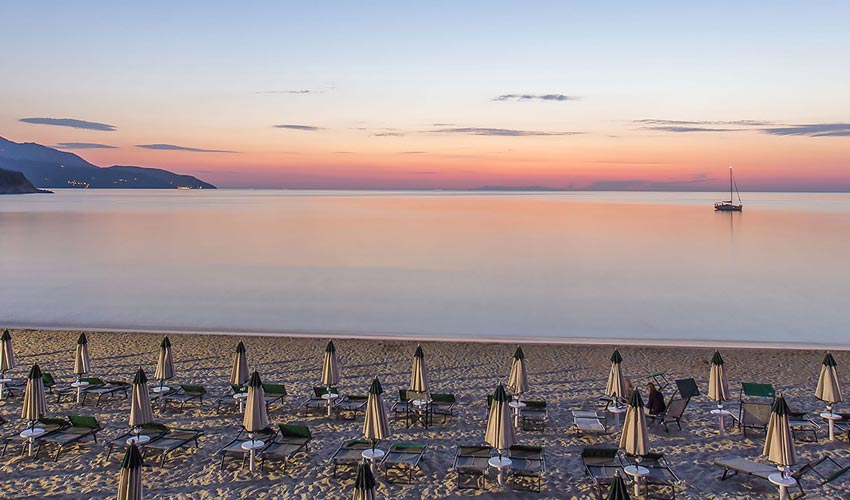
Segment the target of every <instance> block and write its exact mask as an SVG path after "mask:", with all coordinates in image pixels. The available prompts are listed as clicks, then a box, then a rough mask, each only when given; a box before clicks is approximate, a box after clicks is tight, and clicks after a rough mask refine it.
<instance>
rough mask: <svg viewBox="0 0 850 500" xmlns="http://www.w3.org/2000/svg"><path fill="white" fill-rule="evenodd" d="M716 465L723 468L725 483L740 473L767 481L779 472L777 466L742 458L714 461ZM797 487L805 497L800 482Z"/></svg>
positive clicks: (722, 479)
mask: <svg viewBox="0 0 850 500" xmlns="http://www.w3.org/2000/svg"><path fill="white" fill-rule="evenodd" d="M714 465H717V466H719V467H723V475H722V476H721V477H720V480H721V481H725V480H727V479H729V478H730V477H733V476H736V475H738V474H739V473H741V474H744V475H747V476H753V477H757V478H760V479H764V480H765V481H767V480H768V477H769V476H770V475H771V474H776V473H777V472H778V469H777V468H776V466H775V465H772V464H765V463H761V462H755V461H753V460H749V459H747V458H742V457H728V458H722V459H718V460H715V461H714ZM794 476H796V474H792V477H794ZM795 479H797V477H795ZM797 486H798V487H799V489H800V493H801V495H800V496H803V495H804V493H803V488H802V486H801V485H800V481H799V480H798V481H797ZM798 498H799V497H798Z"/></svg>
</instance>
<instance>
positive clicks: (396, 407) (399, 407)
mask: <svg viewBox="0 0 850 500" xmlns="http://www.w3.org/2000/svg"><path fill="white" fill-rule="evenodd" d="M410 400H411V398H410V396H408V395H407V389H399V390H398V401H396V402H395V403H393V406H392V411H393V421H395V422H398V420H399V418H404V420H405V422H407V420H408V418H409V416H410Z"/></svg>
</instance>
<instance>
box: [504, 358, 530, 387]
mask: <svg viewBox="0 0 850 500" xmlns="http://www.w3.org/2000/svg"><path fill="white" fill-rule="evenodd" d="M508 390H509V391H511V392H512V393H514V394H517V395H520V394H525V393H526V392H528V373H527V371H526V367H525V353H524V352H522V347H517V348H516V351H515V352H514V359H513V361H512V362H511V373H510V375H509V376H508Z"/></svg>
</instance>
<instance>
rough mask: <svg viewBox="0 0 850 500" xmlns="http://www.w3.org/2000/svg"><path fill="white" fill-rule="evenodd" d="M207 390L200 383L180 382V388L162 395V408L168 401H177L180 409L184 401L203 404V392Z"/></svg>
mask: <svg viewBox="0 0 850 500" xmlns="http://www.w3.org/2000/svg"><path fill="white" fill-rule="evenodd" d="M206 393H207V390H206V389H205V388H204V386H202V385H190V384H180V389H179V390H177V391H175V392H171V393H168V394H166V395H165V396H163V397H162V400H161V401H162V409H163V410H165V408H166V407H167V406H168V402H169V401H174V402H179V403H180V409H181V410H182V409H183V407H184V406H185V405H186V403H190V402H192V401H197V402H198V404H199V405H201V406H203V404H204V394H206Z"/></svg>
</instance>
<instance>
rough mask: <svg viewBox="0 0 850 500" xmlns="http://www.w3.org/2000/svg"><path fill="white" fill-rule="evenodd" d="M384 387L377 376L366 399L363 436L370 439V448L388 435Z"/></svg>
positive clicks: (388, 427)
mask: <svg viewBox="0 0 850 500" xmlns="http://www.w3.org/2000/svg"><path fill="white" fill-rule="evenodd" d="M383 393H384V388H383V387H381V382H380V381H379V380H378V377H375V379H374V380H373V381H372V385H370V386H369V396H368V398H367V399H366V418H365V420H364V421H363V437H364V438H366V439H368V440H370V441H372V449H373V450H374V449H375V445H376V444H377V442H378V441H380V440H382V439H386V438H388V437H390V425H389V422H388V421H387V412H386V409H385V408H384V398H383V396H382V394H383Z"/></svg>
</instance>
